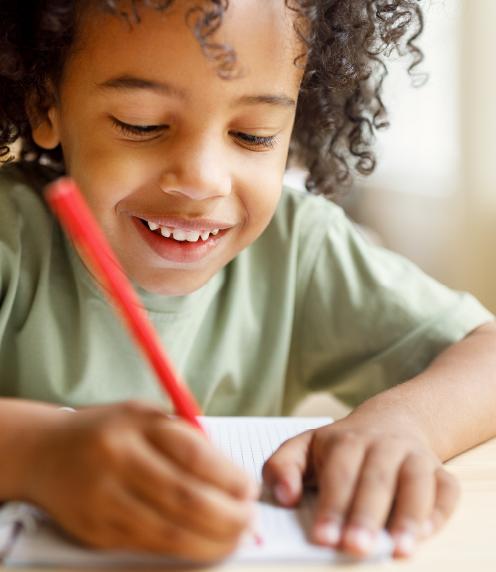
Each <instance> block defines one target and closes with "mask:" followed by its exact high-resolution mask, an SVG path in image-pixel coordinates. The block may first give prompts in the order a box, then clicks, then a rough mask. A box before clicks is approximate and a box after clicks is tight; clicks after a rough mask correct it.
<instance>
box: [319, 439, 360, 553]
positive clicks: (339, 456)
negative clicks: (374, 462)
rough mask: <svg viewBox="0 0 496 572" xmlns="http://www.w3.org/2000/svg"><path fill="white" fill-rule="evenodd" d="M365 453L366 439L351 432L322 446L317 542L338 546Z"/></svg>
mask: <svg viewBox="0 0 496 572" xmlns="http://www.w3.org/2000/svg"><path fill="white" fill-rule="evenodd" d="M364 455H365V445H364V444H363V441H361V440H359V439H357V438H356V437H355V436H354V435H353V434H352V433H351V432H350V433H347V432H343V433H340V434H339V435H336V436H335V438H334V439H333V440H332V441H329V442H328V443H327V445H326V447H324V448H323V450H322V452H321V454H320V456H321V459H320V460H319V461H318V464H319V465H320V466H319V467H318V468H317V469H316V470H317V471H318V475H317V479H318V484H319V495H318V500H317V511H316V515H315V525H314V529H313V532H312V537H313V539H314V541H315V542H317V543H319V544H323V545H327V546H337V545H338V544H339V543H340V541H341V537H342V525H343V522H344V520H345V518H346V514H347V512H348V509H349V506H350V504H351V500H352V498H353V493H354V490H355V487H356V483H357V479H358V475H359V472H360V467H361V465H362V462H363V459H364Z"/></svg>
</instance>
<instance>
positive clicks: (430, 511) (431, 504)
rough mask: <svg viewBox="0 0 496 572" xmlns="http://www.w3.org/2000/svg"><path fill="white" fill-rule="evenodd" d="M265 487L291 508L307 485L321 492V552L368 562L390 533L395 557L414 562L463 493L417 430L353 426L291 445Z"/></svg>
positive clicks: (316, 531)
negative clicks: (379, 539)
mask: <svg viewBox="0 0 496 572" xmlns="http://www.w3.org/2000/svg"><path fill="white" fill-rule="evenodd" d="M263 476H264V480H265V482H266V483H267V485H268V486H269V487H270V489H271V490H272V491H273V493H274V496H275V497H276V499H277V500H278V501H279V502H280V504H282V505H284V506H288V507H289V506H294V505H295V504H297V503H298V501H299V499H300V496H301V493H302V489H303V485H304V484H312V483H314V484H316V485H317V486H318V505H317V506H318V508H317V514H316V518H315V523H314V527H313V530H312V536H313V540H314V541H315V542H317V543H318V544H323V545H327V546H332V547H335V548H340V549H342V550H344V551H345V552H348V553H350V554H353V555H355V556H366V555H367V554H369V553H370V551H371V550H372V548H373V545H374V538H375V536H376V535H377V533H378V531H379V530H380V529H381V528H383V527H384V526H386V527H387V528H388V530H389V532H390V533H391V535H392V537H393V540H394V542H395V550H394V556H409V555H410V554H411V553H412V552H413V550H414V548H415V545H416V543H417V541H418V540H421V539H422V538H425V537H426V536H429V535H430V534H431V533H432V532H433V531H435V530H437V529H438V528H439V527H440V526H441V525H442V524H443V523H444V521H445V520H446V519H447V518H448V517H449V516H450V514H451V513H452V512H453V510H454V508H455V505H456V503H457V500H458V496H459V485H458V482H457V481H456V480H455V478H454V477H453V476H452V475H450V474H449V473H448V472H447V471H446V470H445V469H444V468H443V466H442V464H441V461H440V460H439V459H438V458H437V456H436V455H435V454H434V452H433V451H432V449H431V448H430V447H429V445H428V443H427V441H426V440H423V439H422V438H421V436H420V435H419V434H417V432H415V431H414V430H413V429H412V428H410V429H405V428H404V427H402V426H401V425H400V426H398V423H397V422H396V423H394V424H393V423H391V422H389V423H387V422H384V421H381V423H380V424H379V423H376V424H372V425H371V424H370V423H364V421H363V419H360V416H358V417H357V418H354V417H353V414H352V415H350V416H349V417H347V418H346V419H343V420H340V421H337V422H335V423H333V424H331V425H326V426H324V427H321V428H319V429H316V430H311V431H307V432H305V433H302V434H301V435H298V436H296V437H294V438H292V439H289V440H288V441H286V442H285V443H283V445H281V447H280V448H279V449H278V450H277V451H276V452H275V453H274V454H273V455H272V457H270V459H268V461H267V462H266V463H265V466H264V469H263Z"/></svg>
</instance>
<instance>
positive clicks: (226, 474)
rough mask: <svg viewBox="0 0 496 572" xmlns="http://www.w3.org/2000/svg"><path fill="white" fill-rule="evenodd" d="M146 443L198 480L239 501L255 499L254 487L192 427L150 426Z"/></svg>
mask: <svg viewBox="0 0 496 572" xmlns="http://www.w3.org/2000/svg"><path fill="white" fill-rule="evenodd" d="M147 437H148V439H149V441H150V442H151V443H152V444H153V445H154V446H155V447H156V448H157V449H158V450H159V451H160V452H161V453H162V454H164V455H165V456H166V457H168V458H170V459H171V460H173V461H174V462H175V463H177V464H178V465H179V466H181V467H182V468H183V469H184V470H185V471H187V472H188V473H191V474H194V475H195V476H196V477H198V479H200V480H201V481H204V482H206V483H209V484H210V485H212V486H214V487H217V488H220V489H222V490H224V491H225V492H227V493H229V494H231V495H233V496H235V497H237V498H242V499H245V498H246V499H255V498H257V497H258V495H259V486H258V484H257V483H256V482H255V481H254V480H253V479H252V478H251V477H250V476H249V475H248V474H247V473H246V472H245V471H243V470H242V469H241V468H240V467H237V466H236V465H234V463H232V462H231V461H230V460H229V459H228V458H227V457H225V455H224V454H223V453H221V452H220V451H219V450H217V449H216V448H215V447H214V446H213V444H212V443H211V442H210V441H209V440H208V439H207V438H206V436H205V435H203V434H202V433H200V432H199V431H198V430H197V429H195V428H194V427H191V426H189V425H188V424H187V423H185V422H184V421H179V420H174V421H172V420H168V421H160V422H158V423H155V424H153V426H152V427H150V428H149V429H148V431H147Z"/></svg>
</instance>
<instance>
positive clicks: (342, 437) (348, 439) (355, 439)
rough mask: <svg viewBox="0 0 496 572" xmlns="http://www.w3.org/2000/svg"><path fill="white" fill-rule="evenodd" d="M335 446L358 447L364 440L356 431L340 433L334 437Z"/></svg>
mask: <svg viewBox="0 0 496 572" xmlns="http://www.w3.org/2000/svg"><path fill="white" fill-rule="evenodd" d="M333 441H334V446H339V447H356V446H358V445H360V444H361V442H362V438H361V437H360V435H358V434H357V433H356V432H355V431H350V430H345V431H340V432H339V433H337V434H336V435H335V436H334V439H333Z"/></svg>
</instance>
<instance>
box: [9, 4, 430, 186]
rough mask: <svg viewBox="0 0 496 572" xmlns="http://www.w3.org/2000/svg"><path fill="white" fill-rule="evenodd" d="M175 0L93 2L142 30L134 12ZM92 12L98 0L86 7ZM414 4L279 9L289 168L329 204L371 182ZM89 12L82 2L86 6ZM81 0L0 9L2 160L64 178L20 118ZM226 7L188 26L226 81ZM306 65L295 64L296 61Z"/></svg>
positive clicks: (215, 7) (203, 8) (40, 89)
mask: <svg viewBox="0 0 496 572" xmlns="http://www.w3.org/2000/svg"><path fill="white" fill-rule="evenodd" d="M174 1H175V0H141V1H140V0H125V1H123V0H99V2H98V3H99V4H100V5H101V6H102V8H103V9H104V10H107V11H111V12H113V13H115V14H116V15H118V16H119V17H122V18H124V19H126V20H127V21H128V23H129V25H139V21H140V16H139V4H142V5H147V6H149V7H152V8H154V9H157V10H167V8H169V7H170V6H171V5H172V4H173V3H174ZM93 2H94V3H97V0H93ZM419 2H420V0H285V3H286V7H287V8H288V9H289V10H292V11H294V12H295V13H296V18H295V31H296V33H297V34H298V36H299V38H300V40H301V42H302V46H303V49H304V50H305V52H304V53H302V54H301V56H300V57H298V58H296V60H295V62H294V63H295V65H304V66H305V68H304V73H303V79H302V85H301V90H300V94H299V97H298V106H297V110H296V118H295V124H294V129H293V133H292V137H291V142H290V147H289V154H288V165H300V166H304V167H306V168H307V169H308V171H309V175H308V177H307V180H306V187H307V189H308V190H309V191H311V192H314V193H321V194H324V195H327V196H332V195H333V194H335V193H336V192H337V191H339V190H341V189H342V188H343V187H344V186H347V185H348V184H349V182H350V181H351V180H352V176H353V174H354V173H357V172H358V173H360V174H362V175H368V174H370V173H371V172H372V171H373V170H374V168H375V164H376V158H375V155H374V152H373V149H372V147H373V142H374V134H375V132H376V130H377V129H380V128H383V127H385V126H387V125H388V122H387V113H386V109H385V106H384V104H383V101H382V99H381V91H382V84H383V81H384V78H385V76H386V75H387V67H386V64H385V60H386V58H387V57H388V56H390V55H391V53H392V52H395V53H396V54H397V55H399V56H402V57H403V56H406V57H407V58H409V60H408V61H409V64H408V73H410V74H411V75H412V76H413V77H414V78H417V79H419V78H422V76H421V74H418V73H417V72H416V69H415V68H416V67H417V66H418V64H419V62H421V61H422V57H423V56H422V53H421V51H420V50H419V49H418V47H417V46H416V44H415V41H416V39H417V38H418V36H419V35H420V33H421V32H422V29H423V20H422V12H421V8H420V5H419ZM86 5H87V3H86ZM81 6H82V3H81V2H80V1H78V0H26V1H25V2H17V0H11V1H8V0H2V2H1V4H0V160H1V161H2V162H7V161H10V160H12V158H13V155H12V145H13V144H14V143H16V142H17V141H19V142H20V161H21V162H22V161H24V162H38V163H42V164H49V165H50V166H52V167H53V168H54V169H56V170H57V171H59V172H63V171H64V162H63V156H62V152H61V149H60V146H59V147H58V148H57V149H54V150H49V151H47V150H44V149H41V148H40V147H38V146H37V145H36V143H35V142H34V141H33V139H32V136H31V128H30V123H29V120H28V116H27V112H26V94H30V97H34V98H35V101H36V104H37V106H38V108H39V109H43V107H45V108H46V107H48V92H47V87H46V86H47V80H51V81H52V82H54V83H55V85H56V84H57V81H58V80H59V79H60V77H61V74H62V71H63V66H64V61H65V58H66V57H67V55H68V52H69V50H70V48H71V46H72V44H73V42H74V36H75V33H76V31H77V21H78V10H79V8H81ZM228 7H229V0H204V1H202V2H199V4H198V6H197V7H194V8H192V9H191V10H190V11H189V12H188V14H187V17H186V21H187V24H188V26H189V27H190V28H191V30H192V32H193V33H194V35H195V37H196V38H197V40H198V42H199V43H200V45H201V47H202V50H203V53H204V54H205V57H207V58H209V59H210V60H212V61H213V62H214V64H215V66H216V70H217V73H218V74H219V76H220V77H222V78H224V79H229V78H232V77H234V76H235V75H236V54H235V51H234V49H233V48H232V47H230V46H228V45H223V44H218V43H216V42H214V41H213V40H212V37H213V35H214V33H215V32H216V31H217V30H218V28H219V27H220V26H221V24H222V19H223V14H224V12H225V11H226V10H227V9H228ZM303 61H304V62H305V63H304V64H302V62H303Z"/></svg>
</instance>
